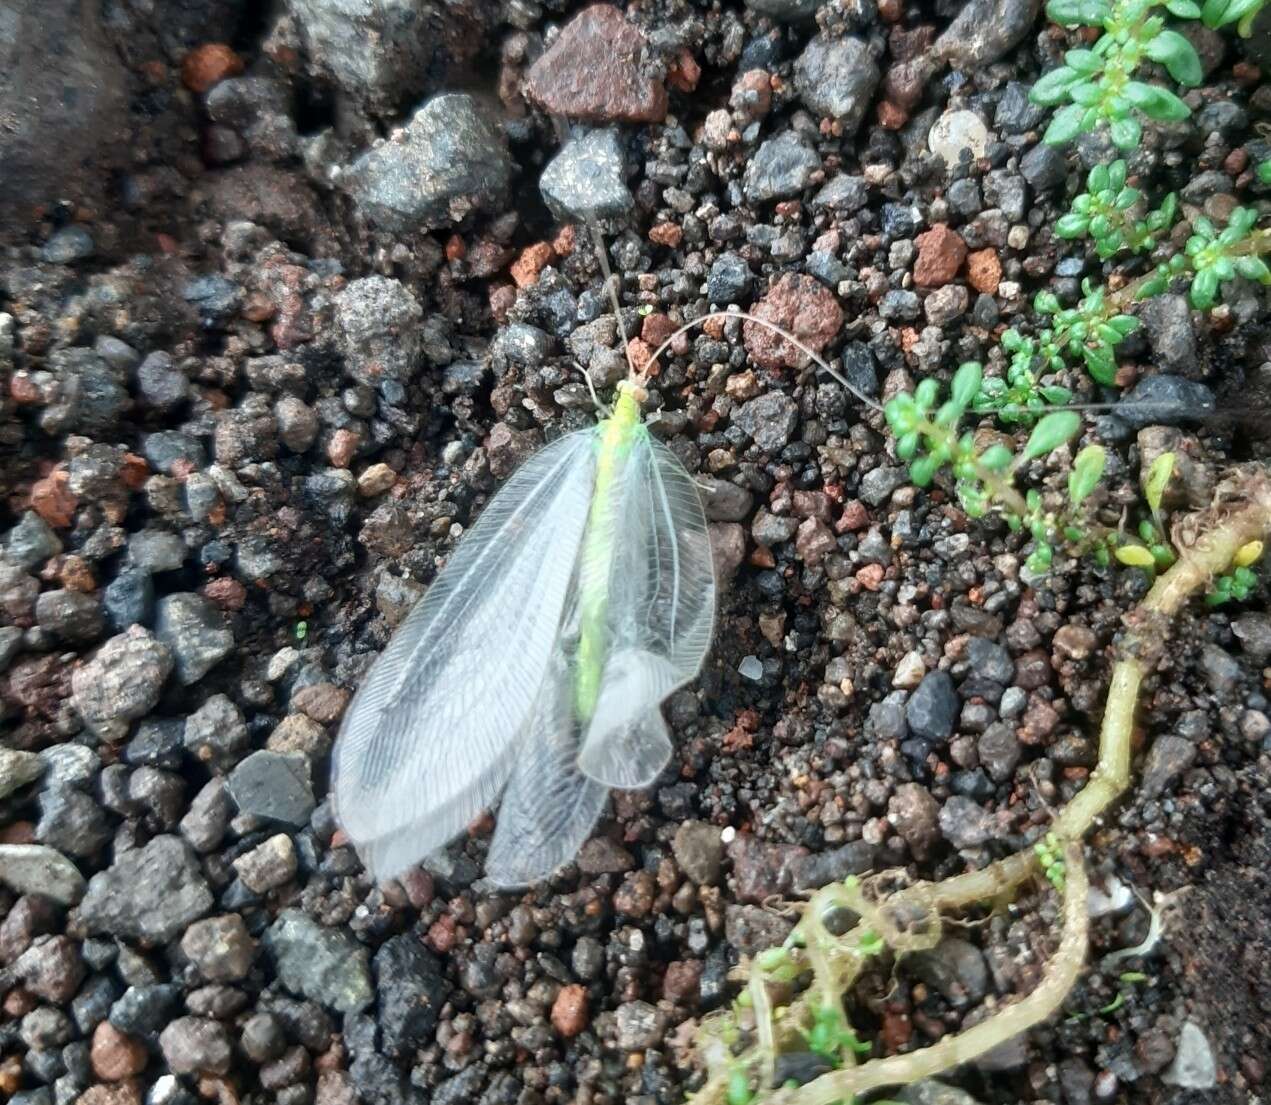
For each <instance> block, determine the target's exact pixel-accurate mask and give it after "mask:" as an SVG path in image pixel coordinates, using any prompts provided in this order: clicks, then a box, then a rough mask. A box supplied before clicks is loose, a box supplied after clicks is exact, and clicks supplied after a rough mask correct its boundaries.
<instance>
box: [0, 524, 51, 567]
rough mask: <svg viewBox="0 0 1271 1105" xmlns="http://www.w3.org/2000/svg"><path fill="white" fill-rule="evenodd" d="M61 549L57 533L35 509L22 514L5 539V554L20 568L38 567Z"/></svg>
mask: <svg viewBox="0 0 1271 1105" xmlns="http://www.w3.org/2000/svg"><path fill="white" fill-rule="evenodd" d="M61 551H62V542H61V541H59V540H58V537H57V534H56V533H54V532H53V530H52V529H51V528H50V527H49V524H48V523H47V522H46V521H45V520H44V519H43V518H41V517H40V516H39V515H38V514H36V513H35V511H34V510H28V511H27V512H26V513H25V514H23V515H22V517H21V518H20V519H19V520H18V524H17V525H16V526H14V527H13V529H11V530H9V533H8V536H7V537H5V541H4V552H5V556H6V557H8V559H9V560H11V561H13V563H14V564H16V565H18V567H20V568H35V567H38V566H39V565H40V564H43V563H44V562H45V561H46V560H48V558H49V557H51V556H56V555H57V554H58V553H60V552H61Z"/></svg>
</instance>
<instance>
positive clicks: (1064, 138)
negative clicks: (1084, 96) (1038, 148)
mask: <svg viewBox="0 0 1271 1105" xmlns="http://www.w3.org/2000/svg"><path fill="white" fill-rule="evenodd" d="M1085 113H1086V112H1085V108H1083V107H1081V106H1080V105H1078V104H1069V105H1068V106H1067V107H1065V108H1060V109H1059V110H1058V111H1057V112H1055V117H1054V118H1053V119H1051V121H1050V126H1048V127H1047V128H1046V133H1045V135H1043V137H1042V141H1043V142H1045V143H1046V144H1047V145H1048V146H1064V145H1067V144H1068V143H1069V142H1071V141H1072V140H1073V139H1074V138H1076V137H1077V135H1079V134H1080V133H1081V123H1082V117H1083V116H1084V115H1085Z"/></svg>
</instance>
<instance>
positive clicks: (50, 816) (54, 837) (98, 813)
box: [35, 786, 112, 859]
mask: <svg viewBox="0 0 1271 1105" xmlns="http://www.w3.org/2000/svg"><path fill="white" fill-rule="evenodd" d="M35 835H36V837H37V838H38V839H39V840H40V842H41V843H43V844H46V845H48V846H49V847H50V848H56V849H57V850H58V851H59V852H65V853H68V854H69V855H72V856H79V857H80V858H82V859H86V858H88V857H90V856H94V855H96V854H97V853H98V852H99V851H100V850H101V849H102V848H103V847H104V846H105V845H106V843H107V842H108V841H109V840H110V838H111V835H112V830H111V824H110V818H109V817H107V816H106V811H105V810H103V809H102V808H101V806H99V805H98V804H97V803H96V802H94V801H93V799H92V798H90V797H89V796H88V795H87V794H85V793H84V792H83V791H80V790H76V789H75V788H74V787H67V786H52V787H46V788H45V789H44V790H42V791H41V792H40V820H39V823H38V824H37V825H36V827H35Z"/></svg>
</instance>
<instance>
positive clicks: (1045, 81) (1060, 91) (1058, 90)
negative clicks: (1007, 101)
mask: <svg viewBox="0 0 1271 1105" xmlns="http://www.w3.org/2000/svg"><path fill="white" fill-rule="evenodd" d="M1080 80H1081V74H1080V73H1078V72H1077V71H1076V70H1075V69H1069V68H1068V67H1067V66H1066V65H1061V66H1060V67H1059V68H1058V69H1052V70H1051V71H1050V72H1049V73H1047V74H1045V75H1044V76H1043V77H1041V78H1039V79H1038V81H1037V83H1036V84H1034V85H1033V90H1032V91H1031V92H1030V93H1029V94H1028V98H1029V99H1030V100H1032V101H1033V103H1035V104H1041V105H1043V106H1044V107H1054V106H1055V105H1056V104H1062V103H1063V102H1064V101H1065V100H1066V99H1068V89H1070V88H1071V87H1072V86H1073V85H1074V84H1076V83H1077V82H1078V81H1080Z"/></svg>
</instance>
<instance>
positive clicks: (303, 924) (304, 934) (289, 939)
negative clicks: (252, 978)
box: [264, 909, 374, 1013]
mask: <svg viewBox="0 0 1271 1105" xmlns="http://www.w3.org/2000/svg"><path fill="white" fill-rule="evenodd" d="M264 943H265V948H266V949H267V950H268V952H269V953H270V955H271V956H273V958H274V962H275V965H276V966H277V970H278V978H279V980H280V981H281V982H282V984H283V985H284V986H285V987H286V988H287V989H288V990H290V991H291V992H292V993H293V994H299V995H301V996H302V997H306V998H309V999H310V1000H311V1001H316V1002H318V1003H319V1004H321V1005H325V1006H328V1007H330V1008H332V1009H335V1010H336V1011H337V1012H340V1013H356V1012H358V1011H359V1010H361V1009H365V1008H366V1007H367V1006H368V1005H370V1004H371V1002H372V1001H373V1000H374V988H373V986H372V983H371V973H370V969H369V967H368V966H367V955H366V949H365V948H364V947H362V946H361V945H360V944H359V943H358V942H357V941H356V940H355V939H354V938H353V936H352V935H351V934H350V933H349V931H348V930H347V929H345V928H338V929H337V928H324V927H323V926H322V925H320V924H318V922H317V921H315V920H313V918H312V917H310V916H308V915H307V914H305V913H302V912H301V911H300V910H298V909H288V910H285V911H284V912H283V913H282V914H281V915H280V916H279V918H278V920H276V921H275V922H274V923H273V924H272V925H271V926H270V927H269V929H268V930H267V931H266V933H265V938H264Z"/></svg>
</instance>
